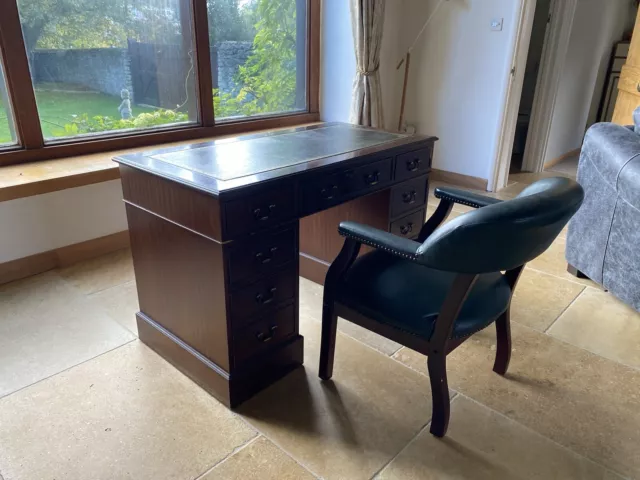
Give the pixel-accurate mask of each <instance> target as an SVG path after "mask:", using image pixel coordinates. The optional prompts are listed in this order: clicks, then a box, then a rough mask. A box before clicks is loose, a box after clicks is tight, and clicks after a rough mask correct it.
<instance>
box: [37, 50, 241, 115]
mask: <svg viewBox="0 0 640 480" xmlns="http://www.w3.org/2000/svg"><path fill="white" fill-rule="evenodd" d="M251 48H252V43H251V42H220V43H218V44H216V45H215V47H214V48H213V49H211V57H212V58H211V60H212V62H211V63H212V70H213V72H212V74H213V79H214V87H215V86H217V87H218V88H219V89H220V91H221V92H222V93H231V94H237V93H238V90H239V89H238V88H237V87H236V85H235V83H234V77H235V75H236V73H237V72H238V69H239V67H240V66H241V65H244V63H245V62H246V60H247V58H248V57H249V55H251ZM132 55H133V53H132V51H130V50H129V49H128V48H90V49H70V50H36V51H34V53H33V59H32V62H31V66H32V69H33V75H34V79H35V83H36V84H38V83H62V84H67V85H69V86H70V87H71V86H80V87H84V88H87V89H88V90H93V91H97V92H102V93H105V94H108V95H114V96H116V97H120V91H121V90H122V89H123V88H126V89H128V90H129V91H130V92H131V99H132V101H133V102H135V101H136V99H135V96H136V95H135V94H136V92H135V91H134V86H133V85H134V84H135V85H140V84H143V85H149V84H151V83H153V82H154V81H155V80H157V79H154V78H152V75H153V72H150V71H148V70H144V75H145V76H149V77H150V78H144V79H136V80H139V81H135V82H133V81H132V78H131V71H132V69H131V62H132V61H136V59H132ZM185 55H186V54H185ZM187 61H188V59H186V58H185V62H187ZM182 73H183V72H181V71H180V69H176V70H175V77H176V78H175V79H173V80H175V81H167V78H166V77H167V76H170V75H171V72H162V75H163V85H165V86H166V85H167V84H175V89H179V91H178V93H177V94H179V96H180V97H181V96H183V92H184V77H183V76H182ZM62 88H64V87H62ZM156 106H160V105H156Z"/></svg>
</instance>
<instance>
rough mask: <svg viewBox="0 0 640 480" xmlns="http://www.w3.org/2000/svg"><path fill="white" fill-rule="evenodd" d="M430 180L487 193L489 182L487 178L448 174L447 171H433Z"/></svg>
mask: <svg viewBox="0 0 640 480" xmlns="http://www.w3.org/2000/svg"><path fill="white" fill-rule="evenodd" d="M429 179H430V180H435V181H437V182H444V183H449V184H451V185H456V186H459V187H466V188H473V189H474V190H482V191H485V192H486V191H487V186H488V185H489V181H488V180H487V179H486V178H479V177H471V176H469V175H462V174H461V173H454V172H447V171H446V170H437V169H435V168H434V169H432V170H431V175H430V176H429Z"/></svg>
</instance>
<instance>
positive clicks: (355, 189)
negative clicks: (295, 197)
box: [300, 158, 393, 214]
mask: <svg viewBox="0 0 640 480" xmlns="http://www.w3.org/2000/svg"><path fill="white" fill-rule="evenodd" d="M392 165H393V160H392V159H391V158H387V159H385V160H381V161H378V162H374V163H370V164H367V165H362V166H360V167H356V168H354V169H350V170H345V171H343V172H339V173H334V174H330V175H325V176H323V177H322V178H320V179H317V180H311V181H309V182H304V183H302V185H301V188H300V195H301V205H302V210H303V213H304V214H308V213H311V212H317V211H320V210H324V209H326V208H329V207H332V206H334V205H338V204H339V203H342V202H344V201H346V200H348V199H350V198H351V197H352V196H353V194H354V193H364V192H366V191H367V190H371V191H375V190H378V189H380V188H382V187H383V186H384V185H386V184H388V183H390V182H391V169H392Z"/></svg>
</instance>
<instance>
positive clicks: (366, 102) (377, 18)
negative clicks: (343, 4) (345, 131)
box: [349, 0, 385, 128]
mask: <svg viewBox="0 0 640 480" xmlns="http://www.w3.org/2000/svg"><path fill="white" fill-rule="evenodd" d="M349 2H350V7H351V27H352V30H353V43H354V45H355V51H356V78H355V80H354V82H353V100H352V103H351V118H350V120H351V123H355V124H358V125H365V126H368V127H376V128H383V127H384V116H383V112H382V95H381V89H380V71H379V68H380V47H381V45H382V28H383V24H384V4H385V0H349Z"/></svg>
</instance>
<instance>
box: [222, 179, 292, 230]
mask: <svg viewBox="0 0 640 480" xmlns="http://www.w3.org/2000/svg"><path fill="white" fill-rule="evenodd" d="M295 213H296V212H295V197H294V193H293V185H292V184H289V185H287V186H283V187H281V188H277V189H271V190H267V191H265V192H262V193H259V194H256V195H252V196H250V197H248V198H243V199H240V200H234V201H232V202H229V203H228V204H227V205H226V206H225V214H226V222H225V224H226V233H227V237H233V236H235V235H239V234H242V233H247V232H253V231H255V230H258V229H261V228H265V227H271V226H273V225H277V224H278V223H281V222H284V221H286V220H289V219H291V218H293V217H294V216H295Z"/></svg>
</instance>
